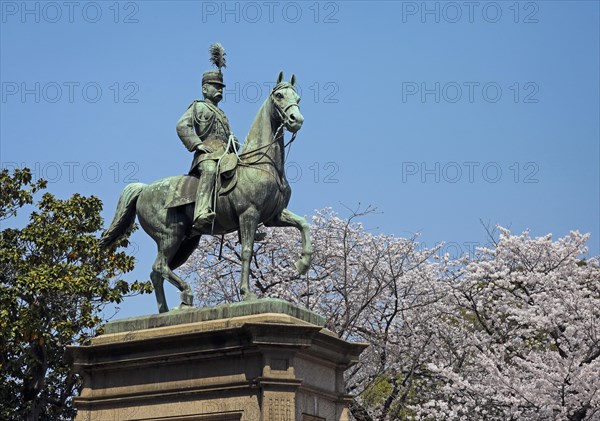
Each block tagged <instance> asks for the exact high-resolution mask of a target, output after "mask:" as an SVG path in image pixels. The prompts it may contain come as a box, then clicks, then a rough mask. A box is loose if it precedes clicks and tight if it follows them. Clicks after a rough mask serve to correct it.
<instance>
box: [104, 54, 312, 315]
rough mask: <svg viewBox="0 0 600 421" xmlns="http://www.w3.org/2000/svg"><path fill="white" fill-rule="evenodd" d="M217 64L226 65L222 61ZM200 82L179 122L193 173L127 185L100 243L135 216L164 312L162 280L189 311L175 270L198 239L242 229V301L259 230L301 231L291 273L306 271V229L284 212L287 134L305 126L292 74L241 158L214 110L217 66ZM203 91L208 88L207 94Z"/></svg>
mask: <svg viewBox="0 0 600 421" xmlns="http://www.w3.org/2000/svg"><path fill="white" fill-rule="evenodd" d="M211 53H212V51H211ZM217 61H218V60H217ZM218 64H222V65H223V66H224V60H223V62H222V63H218ZM218 64H217V65H218ZM203 80H204V84H203V92H204V96H205V101H203V102H202V101H195V102H194V103H193V104H192V105H191V106H190V107H189V108H188V110H187V111H186V112H185V113H184V115H183V116H182V118H181V120H180V122H179V123H178V134H179V136H180V138H181V140H182V141H183V142H184V144H185V146H186V147H188V150H190V151H194V152H195V157H194V164H193V165H192V169H191V170H190V174H188V175H184V176H175V177H168V178H164V179H161V180H158V181H155V182H154V183H152V184H149V185H146V184H142V183H133V184H129V185H128V186H126V187H125V189H124V190H123V192H122V194H121V197H120V198H119V203H118V205H117V210H116V214H115V217H114V219H113V221H112V223H111V225H110V226H109V227H108V229H107V230H106V231H105V232H104V234H103V236H102V239H101V244H102V246H104V247H111V246H112V245H113V244H114V243H115V242H116V241H117V240H118V239H119V238H121V237H122V236H123V235H126V233H127V232H128V231H129V229H130V228H131V226H132V225H133V223H134V222H135V217H136V215H137V217H138V220H139V222H140V225H141V226H142V228H143V229H144V231H146V233H148V235H150V237H152V238H153V239H154V241H155V242H156V244H157V246H158V255H157V257H156V260H155V261H154V264H153V266H152V272H151V274H150V279H151V280H152V283H153V285H154V291H155V294H156V301H157V304H158V310H159V312H161V313H162V312H166V311H168V306H167V302H166V299H165V294H164V289H163V283H164V280H165V279H166V280H168V281H169V282H171V283H172V284H173V285H174V286H175V287H177V288H178V289H179V290H180V291H181V302H182V306H191V305H192V303H193V297H192V291H191V288H190V286H189V285H188V284H187V283H186V282H185V281H184V280H183V279H181V278H180V277H179V276H178V275H176V274H175V273H174V272H173V270H174V269H176V268H178V267H179V266H181V265H182V264H183V263H184V262H185V261H186V260H187V259H188V258H189V256H190V255H191V254H192V252H193V251H194V250H195V249H196V247H197V245H198V242H199V240H200V236H201V235H202V234H211V235H213V234H217V235H220V234H226V233H230V232H234V231H239V237H240V240H241V243H242V255H241V257H242V272H241V282H240V283H241V294H242V296H243V297H244V300H245V301H248V300H254V299H256V296H255V295H254V294H253V293H252V292H251V291H250V287H249V274H250V260H251V257H252V250H253V245H254V240H255V236H256V230H257V227H258V225H259V224H261V223H262V224H264V225H265V226H277V227H288V226H290V227H295V228H297V229H298V230H300V232H301V237H302V256H301V258H300V259H299V260H298V261H297V262H296V268H297V269H298V271H299V272H300V273H305V272H306V271H307V270H308V267H309V265H310V262H311V256H312V247H311V242H310V232H309V225H308V223H307V222H306V220H305V219H304V218H302V217H300V216H298V215H295V214H294V213H292V212H290V211H289V210H288V209H287V205H288V203H289V200H290V196H291V192H292V191H291V188H290V185H289V183H288V181H287V179H286V176H285V172H284V158H285V157H284V154H285V145H284V129H287V130H288V131H290V132H291V133H293V137H292V140H293V139H294V138H295V135H296V133H297V132H298V130H300V128H301V127H302V123H303V121H304V117H303V116H302V114H301V113H300V109H299V107H298V101H299V99H300V97H299V96H298V94H297V93H296V89H295V76H294V75H292V77H291V80H290V82H284V81H283V74H282V73H280V74H279V77H278V79H277V83H276V85H275V87H274V88H273V90H272V91H271V94H270V95H269V97H268V98H267V99H266V100H265V102H264V103H263V104H262V106H261V107H260V109H259V111H258V113H257V115H256V118H255V119H254V122H253V123H252V127H251V128H250V132H249V134H248V136H247V138H246V142H245V144H244V146H243V148H242V149H241V151H240V152H239V154H238V152H237V145H236V144H237V141H236V139H235V137H234V136H233V135H232V134H231V130H230V128H229V123H228V122H227V119H226V118H225V115H224V114H223V113H222V111H221V110H220V109H219V108H218V107H217V103H218V102H219V101H220V97H219V95H217V93H218V92H219V88H220V87H221V89H222V86H223V83H222V75H221V74H220V67H219V72H218V73H217V72H216V71H212V73H211V72H206V73H205V74H204V77H203ZM206 85H209V86H210V88H206V89H205V86H206ZM209 97H210V98H209ZM199 114H200V115H199ZM211 119H212V123H210V122H209V120H211ZM209 126H210V127H209ZM207 162H208V163H207ZM198 174H200V179H198V177H197V175H198ZM207 180H208V181H207ZM199 181H200V183H199ZM207 186H208V187H207ZM196 198H199V200H198V201H200V202H201V206H199V207H196V206H195V204H194V202H195V201H196ZM207 281H208V282H210V280H207Z"/></svg>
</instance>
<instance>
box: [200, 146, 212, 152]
mask: <svg viewBox="0 0 600 421" xmlns="http://www.w3.org/2000/svg"><path fill="white" fill-rule="evenodd" d="M196 150H197V151H198V152H200V153H212V152H213V150H212V149H211V148H209V147H208V146H206V145H198V146H196Z"/></svg>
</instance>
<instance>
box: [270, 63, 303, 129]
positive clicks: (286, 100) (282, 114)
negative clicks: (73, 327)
mask: <svg viewBox="0 0 600 421" xmlns="http://www.w3.org/2000/svg"><path fill="white" fill-rule="evenodd" d="M295 85H296V76H295V75H292V78H291V79H290V81H289V82H284V81H283V72H279V77H278V78H277V84H276V85H275V87H274V88H273V91H272V92H271V101H272V103H273V108H274V109H275V110H276V112H277V115H276V116H275V117H276V118H277V120H278V121H279V123H280V124H281V123H283V124H284V125H285V128H286V129H288V130H289V131H290V132H292V133H296V132H297V131H298V130H300V128H301V127H302V123H303V122H304V117H303V116H302V113H300V108H299V107H298V103H299V102H300V96H299V95H298V94H297V93H296V88H295Z"/></svg>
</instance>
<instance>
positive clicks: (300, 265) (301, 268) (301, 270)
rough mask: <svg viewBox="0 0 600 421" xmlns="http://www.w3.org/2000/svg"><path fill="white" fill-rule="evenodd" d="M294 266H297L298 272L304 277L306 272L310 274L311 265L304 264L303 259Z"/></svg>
mask: <svg viewBox="0 0 600 421" xmlns="http://www.w3.org/2000/svg"><path fill="white" fill-rule="evenodd" d="M294 266H296V270H297V271H298V273H299V274H300V275H304V274H305V273H306V272H308V268H309V265H307V264H306V263H304V262H303V261H302V259H298V260H296V262H295V263H294Z"/></svg>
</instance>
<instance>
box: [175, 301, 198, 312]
mask: <svg viewBox="0 0 600 421" xmlns="http://www.w3.org/2000/svg"><path fill="white" fill-rule="evenodd" d="M194 308H195V307H194V306H191V305H189V304H186V303H181V304H180V305H178V306H177V307H174V308H173V309H172V310H171V311H180V310H192V309H194Z"/></svg>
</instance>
